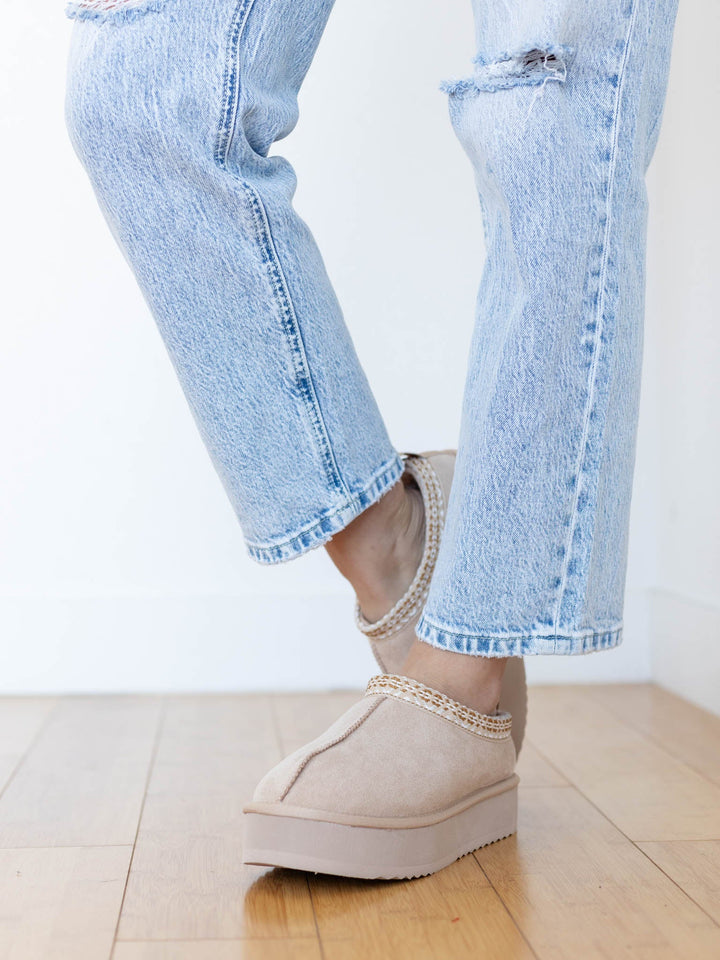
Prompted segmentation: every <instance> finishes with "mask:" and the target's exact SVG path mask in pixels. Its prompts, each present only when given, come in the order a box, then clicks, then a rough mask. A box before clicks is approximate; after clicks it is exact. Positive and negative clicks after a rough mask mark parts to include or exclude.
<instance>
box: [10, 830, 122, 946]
mask: <svg viewBox="0 0 720 960" xmlns="http://www.w3.org/2000/svg"><path fill="white" fill-rule="evenodd" d="M131 852H132V847H131V846H121V847H55V848H52V847H44V848H29V849H24V850H0V958H2V960H69V958H72V960H106V958H107V957H109V956H110V951H111V949H112V943H113V934H114V932H115V924H116V921H117V915H118V912H119V910H120V903H121V900H122V894H123V887H124V885H125V877H126V875H127V868H128V863H129V860H130V854H131Z"/></svg>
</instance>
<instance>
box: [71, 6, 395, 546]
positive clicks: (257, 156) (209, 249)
mask: <svg viewBox="0 0 720 960" xmlns="http://www.w3.org/2000/svg"><path fill="white" fill-rule="evenodd" d="M331 6H332V0H80V2H76V3H73V4H71V6H70V14H71V15H72V16H75V17H76V18H77V22H76V24H75V27H74V33H73V39H72V46H71V53H70V62H69V71H68V86H67V120H68V128H69V131H70V134H71V136H72V139H73V142H74V145H75V147H76V149H77V152H78V154H79V155H80V157H81V159H82V161H83V163H84V164H85V166H86V168H87V171H88V173H89V175H90V178H91V180H92V183H93V186H94V188H95V191H96V194H97V197H98V200H99V202H100V205H101V207H102V209H103V212H104V214H105V216H106V217H107V219H108V221H109V223H110V226H111V228H112V230H113V232H114V234H115V236H116V238H117V240H118V241H119V243H120V245H121V247H122V249H123V251H124V253H125V255H126V257H127V259H128V261H129V263H130V265H131V267H132V269H133V271H134V272H135V275H136V277H137V279H138V281H139V283H140V286H141V288H142V290H143V292H144V294H145V296H146V298H147V301H148V304H149V306H150V308H151V310H152V312H153V314H154V316H155V319H156V320H157V323H158V327H159V329H160V332H161V334H162V336H163V338H164V341H165V343H166V345H167V348H168V350H169V352H170V355H171V358H172V361H173V363H174V365H175V367H176V369H177V373H178V376H179V378H180V381H181V383H182V386H183V389H184V391H185V394H186V396H187V399H188V402H189V404H190V406H191V408H192V411H193V414H194V416H195V418H196V420H197V422H198V425H199V428H200V430H201V432H202V435H203V438H204V440H205V442H206V444H207V446H208V449H209V451H210V453H211V455H212V457H213V460H214V462H215V464H216V466H217V469H218V471H219V473H220V476H221V478H222V480H223V482H224V484H225V486H226V488H227V491H228V494H229V496H230V498H231V500H232V503H233V505H234V507H235V509H236V511H237V513H238V516H239V518H240V521H241V524H242V528H243V532H244V534H245V538H246V541H247V544H248V549H249V551H250V553H251V555H252V556H253V557H254V558H255V559H257V560H259V561H261V562H266V563H269V562H275V561H279V560H285V559H289V558H291V557H294V556H297V555H298V554H300V553H302V552H303V551H305V550H307V549H309V548H310V547H313V546H316V545H317V544H319V543H322V542H325V541H327V540H328V538H329V537H330V536H331V535H332V534H333V533H335V532H337V531H339V530H340V529H341V528H343V527H345V526H346V525H347V524H348V523H349V522H350V521H351V520H352V519H353V518H354V517H355V516H356V515H358V514H359V513H360V512H361V511H363V510H365V509H366V508H367V507H368V506H369V505H371V504H372V503H374V502H375V501H377V500H378V499H379V498H380V497H381V496H382V494H384V493H385V492H386V491H387V490H389V489H391V488H392V487H393V485H394V484H396V482H397V480H398V478H399V476H400V474H401V472H402V464H401V461H400V459H399V458H398V456H397V454H396V452H395V450H394V449H393V447H392V445H391V443H390V441H389V439H388V437H387V434H386V431H385V427H384V425H383V422H382V420H381V418H380V415H379V413H378V410H377V407H376V405H375V402H374V400H373V398H372V395H371V393H370V390H369V387H368V384H367V382H366V379H365V377H364V374H363V372H362V370H361V369H360V366H359V363H358V360H357V357H356V355H355V352H354V349H353V346H352V343H351V341H350V338H349V335H348V332H347V330H346V328H345V326H344V323H343V320H342V316H341V313H340V310H339V307H338V304H337V302H336V299H335V296H334V294H333V291H332V289H331V287H330V283H329V281H328V278H327V276H326V273H325V270H324V267H323V263H322V260H321V258H320V255H319V253H318V251H317V249H316V247H315V244H314V242H313V239H312V237H311V235H310V233H309V231H308V229H307V227H306V226H305V224H304V223H303V222H302V221H301V220H300V218H299V217H298V216H297V214H296V213H295V212H294V210H293V207H292V197H293V193H294V188H295V178H294V174H293V171H292V169H291V167H290V165H289V164H288V163H287V162H286V161H285V160H283V159H282V158H281V157H277V156H272V157H269V156H268V151H269V150H270V148H271V146H272V145H273V143H274V142H275V141H276V140H278V139H280V138H281V137H283V136H285V135H286V134H288V133H289V132H290V131H291V130H292V128H293V126H294V125H295V122H296V119H297V92H298V89H299V87H300V85H301V83H302V80H303V78H304V76H305V73H306V71H307V69H308V67H309V65H310V61H311V59H312V56H313V54H314V52H315V49H316V46H317V43H318V42H319V39H320V36H321V33H322V30H323V28H324V25H325V22H326V20H327V17H328V15H329V13H330V9H331Z"/></svg>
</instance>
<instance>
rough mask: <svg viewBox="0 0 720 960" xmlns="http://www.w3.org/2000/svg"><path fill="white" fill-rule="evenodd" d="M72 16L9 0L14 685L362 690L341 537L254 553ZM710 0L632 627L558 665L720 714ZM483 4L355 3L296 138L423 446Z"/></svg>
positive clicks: (332, 43)
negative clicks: (213, 450)
mask: <svg viewBox="0 0 720 960" xmlns="http://www.w3.org/2000/svg"><path fill="white" fill-rule="evenodd" d="M69 31H70V23H69V21H66V20H65V18H64V16H63V14H62V6H61V4H60V3H59V2H58V0H35V2H34V3H31V4H30V3H27V4H26V3H14V4H10V3H3V31H2V39H1V40H0V44H1V50H2V58H1V60H0V82H1V83H2V89H1V91H0V100H1V102H0V124H1V125H2V126H1V128H0V129H1V130H2V144H3V149H2V152H1V153H0V164H1V165H2V171H1V173H0V182H2V184H3V194H4V196H3V251H2V261H1V262H2V270H3V278H2V298H3V304H2V355H1V357H0V418H1V420H0V457H1V458H2V469H1V471H0V543H1V545H2V552H1V554H0V691H5V692H31V691H109V690H119V691H126V690H189V689H193V690H220V689H262V688H271V687H273V688H298V689H300V688H306V689H315V688H318V689H319V688H326V687H338V686H346V685H360V684H362V683H363V682H364V681H365V679H366V678H367V676H368V674H369V672H370V671H371V670H372V669H373V662H372V660H371V658H370V655H369V653H368V652H367V650H366V649H365V645H364V642H363V640H362V638H361V637H360V636H359V635H356V634H355V631H354V629H353V626H352V618H351V609H352V594H351V592H350V591H349V589H348V588H347V587H345V586H344V585H343V584H342V582H341V581H340V580H339V578H338V576H337V575H336V574H335V572H334V570H333V569H332V568H331V565H330V563H329V561H328V560H327V559H326V557H325V556H324V553H323V552H322V551H315V552H313V553H312V554H310V555H308V556H306V557H305V558H303V559H301V560H299V561H297V562H295V563H292V564H285V565H281V566H277V567H273V568H265V567H259V566H257V565H255V564H253V563H252V562H251V561H250V560H249V559H248V558H247V557H246V556H245V553H244V547H243V544H242V540H241V537H240V532H239V529H238V527H237V525H236V521H235V519H234V515H233V513H232V512H231V509H230V507H229V505H228V503H227V502H226V499H225V496H224V493H223V491H222V488H221V486H220V483H219V481H218V480H217V478H216V477H215V475H214V473H213V470H212V468H211V466H210V463H209V461H208V459H207V457H206V455H205V452H204V449H203V447H202V445H201V443H200V441H199V439H198V437H197V435H196V432H195V428H194V425H193V422H192V420H191V417H190V414H189V412H188V409H187V407H186V405H185V401H184V399H183V397H182V395H181V392H180V389H179V387H178V385H177V384H176V382H175V379H174V375H173V373H172V370H171V367H170V363H169V360H168V359H167V357H166V355H165V352H164V348H163V346H162V343H161V342H160V338H159V336H158V334H157V332H156V330H155V328H154V326H153V323H152V320H151V318H150V316H149V314H148V311H147V309H146V307H145V305H144V303H143V302H142V300H141V298H140V296H139V294H138V292H137V291H136V288H135V284H134V281H133V279H132V276H131V274H130V271H129V269H128V267H127V265H126V264H125V262H124V260H123V258H122V256H121V255H120V253H119V252H118V251H117V249H116V248H115V246H114V244H113V241H112V240H111V238H110V235H109V232H108V230H107V228H106V226H105V224H104V222H103V220H102V218H101V215H100V213H99V211H98V209H97V206H96V203H95V200H94V198H93V196H92V194H91V191H90V187H89V185H88V183H87V181H86V179H85V175H84V173H83V171H82V169H81V167H80V165H79V163H78V162H77V160H76V159H75V157H74V155H73V153H72V150H71V148H70V145H69V143H68V139H67V136H66V133H65V128H64V121H63V83H64V65H65V56H66V50H67V42H68V37H69ZM718 35H720V9H718V5H717V4H716V3H714V0H685V2H684V3H683V4H681V9H680V13H679V17H678V24H677V29H676V37H675V48H674V53H673V62H672V69H671V80H670V91H669V96H668V102H667V106H666V111H665V121H664V126H663V131H662V134H661V139H660V144H659V147H658V151H657V154H656V158H655V160H654V162H653V165H652V167H651V171H650V176H649V193H650V204H651V214H650V242H649V252H648V296H647V306H648V312H647V328H646V362H645V379H644V384H643V402H642V415H641V424H640V438H639V450H638V465H637V472H636V483H635V495H634V502H633V518H632V546H631V558H630V571H629V576H628V592H627V607H626V623H627V629H626V637H625V642H624V644H623V646H622V647H620V648H619V649H618V650H616V651H611V652H607V653H602V654H594V655H590V656H587V657H579V658H578V657H575V658H568V657H565V658H563V657H543V658H531V662H529V663H528V669H529V672H530V677H531V679H533V680H536V681H538V680H542V681H559V682H563V681H569V680H573V681H574V680H588V681H604V680H618V681H619V680H634V681H636V680H645V679H650V678H655V679H657V680H659V681H660V682H662V683H664V684H666V685H669V686H671V687H673V688H675V689H677V690H679V691H680V692H682V693H684V694H685V695H687V696H690V697H692V698H694V699H696V700H697V701H698V702H700V703H704V704H706V705H708V706H711V707H714V708H715V709H716V710H720V695H719V694H718V692H717V691H718V690H719V689H720V510H719V507H718V487H719V486H720V452H719V441H718V434H719V431H718V408H719V407H720V385H719V382H718V370H719V369H720V331H719V326H720V322H719V317H720V310H719V309H718V302H719V301H720V283H719V281H718V266H717V264H718V263H719V262H720V240H719V239H718V237H719V231H718V229H717V224H718V220H719V219H720V217H719V216H718V215H719V214H720V203H719V197H720V189H719V187H718V176H717V161H716V157H717V153H718V147H719V146H720V143H719V141H720V130H719V124H718V111H717V103H718V100H719V95H720V80H719V76H720V75H719V74H718V71H717V69H716V66H715V64H714V61H713V59H712V57H701V56H699V55H698V45H697V37H698V36H703V37H713V36H718ZM473 52H474V51H473V30H472V21H471V16H470V10H469V3H468V0H443V3H442V4H439V3H437V0H432V2H431V0H392V2H388V0H362V2H361V0H339V2H338V5H337V7H336V9H335V11H334V13H333V15H332V17H331V20H330V24H329V27H328V29H327V33H326V35H325V37H324V40H323V43H322V44H321V47H320V52H319V54H318V56H317V58H316V61H315V63H314V65H313V68H312V70H311V72H310V76H309V78H308V80H307V83H306V86H305V88H304V90H303V94H302V99H301V119H300V124H299V126H298V128H297V130H296V131H295V132H294V133H293V134H292V135H291V137H290V138H289V139H288V140H287V141H286V142H284V143H283V144H282V145H281V149H282V151H283V152H284V153H285V155H287V156H288V157H289V158H290V159H291V160H292V161H293V163H294V165H295V167H296V169H297V172H298V176H299V182H300V187H299V190H298V195H297V207H298V209H299V211H300V213H301V214H302V215H303V216H304V217H305V218H306V219H307V220H308V221H309V223H310V225H311V227H312V228H313V230H314V232H315V235H316V237H317V239H318V241H319V243H320V246H321V249H322V250H323V253H324V255H325V258H326V261H327V266H328V270H329V273H330V276H331V277H332V279H333V281H334V283H335V285H336V287H337V290H338V294H339V296H340V299H341V302H342V304H343V306H344V309H345V311H346V317H347V322H348V324H349V327H350V329H351V332H352V335H353V337H354V339H355V342H356V345H357V348H358V352H359V354H360V357H361V359H362V361H363V363H364V365H365V367H366V370H367V373H368V376H369V378H370V381H371V384H372V386H373V387H374V389H375V391H376V394H377V397H378V400H379V403H380V406H381V409H382V410H383V412H384V415H385V417H386V420H387V423H388V426H389V428H390V432H391V436H392V438H393V440H394V442H395V444H396V445H397V446H398V448H399V449H424V448H427V447H435V446H449V445H454V444H455V441H456V436H457V430H458V422H459V409H460V399H461V390H462V383H463V378H464V370H465V362H466V353H467V348H468V343H469V339H470V333H471V324H472V316H473V306H474V299H475V293H476V288H477V283H478V279H479V276H480V271H481V267H482V261H483V249H482V240H481V236H482V230H481V221H480V215H479V211H478V206H477V201H476V198H475V192H474V187H473V183H472V176H471V170H470V166H469V163H468V162H467V160H466V158H465V156H464V155H463V153H462V150H461V149H460V146H459V145H458V144H457V142H456V141H455V138H454V135H453V133H452V131H451V128H450V125H449V122H448V119H447V108H446V102H445V98H444V96H443V95H442V94H441V93H440V92H439V91H438V89H437V86H438V83H439V81H440V80H441V79H443V78H445V77H448V76H457V75H462V74H464V73H467V72H468V69H469V61H470V58H471V56H472V54H473Z"/></svg>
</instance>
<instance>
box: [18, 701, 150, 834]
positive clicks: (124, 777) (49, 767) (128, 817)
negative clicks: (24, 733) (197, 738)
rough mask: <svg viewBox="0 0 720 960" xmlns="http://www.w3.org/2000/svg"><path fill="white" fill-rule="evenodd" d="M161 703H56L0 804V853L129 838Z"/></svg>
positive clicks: (133, 832) (138, 804)
mask: <svg viewBox="0 0 720 960" xmlns="http://www.w3.org/2000/svg"><path fill="white" fill-rule="evenodd" d="M159 718H160V701H159V700H158V699H157V698H146V697H69V698H67V699H65V700H62V701H60V703H59V704H58V705H57V707H56V708H55V709H54V710H53V713H52V715H51V716H50V718H49V720H48V722H47V724H46V725H45V727H44V728H43V730H42V732H41V734H40V736H39V737H38V739H37V741H36V742H35V744H34V746H33V748H32V750H31V751H30V753H29V754H28V756H27V757H26V759H25V760H24V762H23V763H22V765H21V767H20V769H19V770H18V771H17V773H16V774H15V776H14V777H13V779H12V780H11V782H10V783H9V785H8V787H7V788H6V790H5V792H4V793H3V795H2V797H1V798H0V847H40V846H80V845H82V846H98V845H104V844H126V843H132V842H133V840H134V839H135V831H136V828H137V821H138V815H139V812H140V807H141V804H142V800H143V795H144V792H145V784H146V780H147V775H148V770H149V766H150V760H151V757H152V750H153V744H154V741H155V736H156V731H157V726H158V723H159Z"/></svg>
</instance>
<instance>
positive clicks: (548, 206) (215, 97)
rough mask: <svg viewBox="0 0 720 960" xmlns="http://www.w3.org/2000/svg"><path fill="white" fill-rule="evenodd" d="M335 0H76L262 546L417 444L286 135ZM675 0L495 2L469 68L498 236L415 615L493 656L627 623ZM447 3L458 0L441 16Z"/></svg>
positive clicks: (93, 171)
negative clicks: (378, 395)
mask: <svg viewBox="0 0 720 960" xmlns="http://www.w3.org/2000/svg"><path fill="white" fill-rule="evenodd" d="M332 5H333V4H332V0H79V2H74V3H71V4H70V6H69V8H68V13H69V15H70V16H71V17H74V18H75V19H76V22H75V24H74V27H73V36H72V42H71V50H70V59H69V70H68V83H67V123H68V129H69V131H70V135H71V138H72V141H73V143H74V146H75V148H76V150H77V153H78V154H79V156H80V158H81V160H82V162H83V164H84V165H85V167H86V169H87V172H88V174H89V176H90V178H91V181H92V183H93V186H94V189H95V192H96V195H97V198H98V201H99V203H100V206H101V208H102V210H103V213H104V214H105V216H106V218H107V220H108V222H109V224H110V227H111V229H112V230H113V232H114V235H115V237H116V239H117V241H118V243H119V244H120V246H121V248H122V249H123V251H124V253H125V256H126V258H127V260H128V262H129V264H130V266H131V268H132V269H133V271H134V273H135V276H136V277H137V281H138V283H139V284H140V287H141V289H142V291H143V293H144V295H145V297H146V299H147V302H148V305H149V307H150V310H151V311H152V313H153V315H154V317H155V320H156V322H157V324H158V326H159V329H160V332H161V334H162V337H163V339H164V341H165V344H166V346H167V349H168V351H169V354H170V357H171V359H172V362H173V364H174V366H175V368H176V370H177V374H178V376H179V378H180V381H181V384H182V387H183V389H184V391H185V394H186V396H187V399H188V402H189V404H190V407H191V409H192V411H193V414H194V416H195V418H196V420H197V423H198V426H199V429H200V430H201V432H202V436H203V438H204V441H205V443H206V445H207V447H208V450H209V452H210V454H211V456H212V458H213V461H214V463H215V465H216V467H217V470H218V471H219V473H220V475H221V477H222V480H223V482H224V484H225V487H226V489H227V492H228V495H229V496H230V499H231V501H232V503H233V505H234V507H235V510H236V512H237V515H238V517H239V520H240V524H241V528H242V531H243V534H244V537H245V540H246V543H247V547H248V549H249V552H250V554H251V555H252V556H253V557H254V558H255V559H256V560H258V561H260V562H262V563H274V562H277V561H282V560H288V559H290V558H293V557H296V556H299V555H300V554H302V553H303V552H305V551H307V550H309V549H310V548H312V547H316V546H318V545H319V544H322V543H323V542H325V541H327V540H328V539H329V538H330V537H331V536H332V535H333V534H334V533H336V532H337V531H338V530H340V529H341V528H343V527H344V526H346V525H347V524H348V523H349V522H350V521H351V520H352V519H353V518H354V517H355V516H357V514H358V513H360V512H361V511H362V510H364V509H365V508H366V507H368V506H369V505H370V504H372V503H374V502H375V501H376V500H377V499H378V498H380V497H381V496H382V495H383V493H385V492H386V491H387V490H388V489H389V488H390V487H391V486H392V485H393V484H395V483H396V482H397V480H398V478H399V477H400V475H401V473H402V469H403V466H402V460H401V458H400V456H399V455H398V453H397V451H396V450H395V449H394V447H393V445H392V444H391V442H390V440H389V438H388V435H387V432H386V429H385V426H384V423H383V420H382V419H381V416H380V413H379V411H378V409H377V406H376V404H375V401H374V399H373V397H372V395H371V392H370V390H369V388H368V384H367V381H366V379H365V376H364V374H363V371H362V369H361V368H360V365H359V363H358V360H357V357H356V354H355V352H354V349H353V345H352V342H351V340H350V337H349V335H348V332H347V329H346V327H345V325H344V323H343V318H342V314H341V311H340V308H339V306H338V303H337V300H336V298H335V295H334V293H333V290H332V288H331V286H330V283H329V281H328V277H327V275H326V272H325V269H324V266H323V261H322V259H321V256H320V254H319V252H318V250H317V248H316V246H315V243H314V241H313V238H312V235H311V234H310V232H309V230H308V228H307V226H306V225H305V223H304V222H303V221H302V220H301V219H300V218H299V217H298V216H297V214H296V213H295V211H294V209H293V206H292V197H293V192H294V189H295V177H294V173H293V170H292V168H291V166H290V165H289V164H288V162H287V161H286V160H284V159H283V158H282V157H279V156H269V155H268V154H269V150H270V148H271V147H272V145H273V144H274V143H275V141H277V140H278V139H280V138H281V137H284V136H285V135H286V134H288V133H289V132H290V131H291V130H292V128H293V126H294V125H295V122H296V119H297V99H296V98H297V93H298V90H299V88H300V85H301V83H302V81H303V78H304V76H305V74H306V71H307V70H308V68H309V66H310V62H311V60H312V57H313V55H314V52H315V49H316V45H317V44H318V42H319V39H320V36H321V34H322V31H323V28H324V26H325V23H326V20H327V18H328V16H329V14H330V10H331V7H332ZM676 5H677V0H507V2H504V3H496V2H493V0H474V7H475V20H476V33H477V43H476V46H477V51H478V54H477V57H476V61H475V64H474V71H473V73H472V75H471V76H469V77H468V78H466V79H461V80H457V81H454V82H448V83H447V84H446V90H447V93H448V95H449V104H450V114H451V120H452V125H453V127H454V129H455V132H456V133H457V135H458V137H459V139H460V142H461V143H462V145H463V147H464V149H465V151H466V152H467V154H468V156H469V158H470V160H471V162H472V164H473V167H474V171H475V176H476V182H477V189H478V195H479V198H480V206H481V209H482V216H483V222H484V229H485V240H486V248H487V258H486V262H485V266H484V270H483V275H482V278H481V283H480V290H479V295H478V300H477V316H476V323H475V328H474V336H473V340H472V345H471V351H470V358H469V363H468V371H467V380H466V386H465V393H464V400H463V413H462V424H461V434H460V442H459V452H458V459H457V467H456V474H455V480H454V485H453V489H452V495H451V497H450V501H449V505H448V511H447V518H446V527H445V533H444V537H443V541H442V546H441V550H440V556H439V559H438V563H437V566H436V569H435V572H434V576H433V579H432V584H431V588H430V593H429V596H428V599H427V602H426V606H425V608H424V612H423V615H422V618H421V620H420V623H419V625H418V628H417V632H418V636H419V637H420V638H421V639H422V640H424V641H426V642H428V643H430V644H433V645H435V646H438V647H443V648H446V649H449V650H455V651H459V652H465V653H471V654H479V655H484V656H520V655H527V654H541V653H558V654H579V653H587V652H590V651H594V650H602V649H606V648H609V647H613V646H615V645H617V644H618V643H619V642H620V639H621V632H622V609H623V593H624V581H625V571H626V557H627V532H628V514H629V507H630V495H631V484H632V472H633V462H634V456H635V436H636V425H637V413H638V396H639V385H640V370H641V353H642V329H643V310H644V284H645V278H644V259H645V235H646V192H645V182H644V175H645V171H646V168H647V165H648V163H649V161H650V158H651V156H652V153H653V150H654V148H655V143H656V140H657V136H658V131H659V127H660V120H661V114H662V108H663V102H664V97H665V88H666V82H667V72H668V65H669V59H670V49H671V42H672V32H673V25H674V19H675V13H676ZM441 15H442V11H441V10H440V7H438V16H441Z"/></svg>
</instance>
